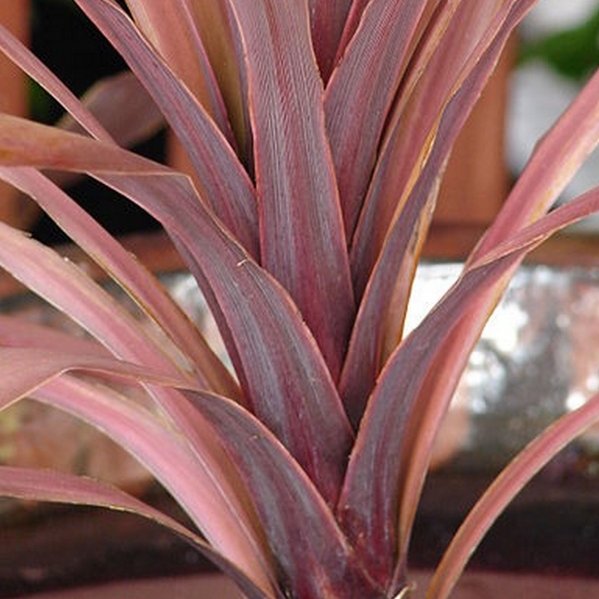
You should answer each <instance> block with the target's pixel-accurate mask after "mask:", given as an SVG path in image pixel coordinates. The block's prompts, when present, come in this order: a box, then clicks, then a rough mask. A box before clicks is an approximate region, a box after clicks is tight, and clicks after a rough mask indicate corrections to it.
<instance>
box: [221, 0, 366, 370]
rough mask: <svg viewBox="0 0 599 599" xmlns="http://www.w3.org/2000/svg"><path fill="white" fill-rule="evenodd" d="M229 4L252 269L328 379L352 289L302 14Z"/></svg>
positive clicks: (343, 337) (268, 4)
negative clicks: (246, 132) (250, 173)
mask: <svg viewBox="0 0 599 599" xmlns="http://www.w3.org/2000/svg"><path fill="white" fill-rule="evenodd" d="M231 6H232V9H233V12H234V14H235V17H236V19H237V21H238V23H239V29H240V35H241V39H242V43H243V44H244V48H245V57H246V61H247V77H248V97H249V108H250V118H251V120H252V130H253V134H254V163H255V164H254V166H255V171H256V188H257V194H258V209H259V217H260V243H261V264H262V265H263V266H264V268H266V270H268V271H269V272H270V273H271V274H272V275H273V276H274V277H275V278H276V279H277V280H278V281H279V282H280V283H281V284H282V285H283V286H284V287H285V288H286V289H287V290H288V291H289V293H290V294H291V296H292V297H293V299H294V301H295V302H296V304H297V305H298V307H299V309H300V311H301V313H302V314H303V316H304V318H305V319H306V322H307V323H308V326H309V328H310V329H311V331H312V333H313V334H314V336H315V338H316V340H317V342H318V344H319V346H320V348H321V350H322V352H323V354H324V356H325V359H326V361H327V363H328V364H329V367H330V369H331V372H332V374H333V378H336V377H337V375H338V373H339V370H340V367H341V361H342V356H343V354H344V353H345V348H346V345H347V341H348V338H349V330H350V326H351V322H352V318H353V311H354V304H353V291H352V287H351V280H350V274H349V261H348V256H347V249H346V242H345V237H344V234H343V227H342V217H341V210H340V206H339V198H338V193H337V186H336V181H335V175H334V172H333V166H332V162H331V155H330V149H329V145H328V141H327V138H326V132H325V123H324V111H323V106H322V94H323V89H322V83H321V81H320V79H319V75H318V71H317V67H316V64H315V61H314V56H313V54H312V53H311V41H310V38H309V35H310V32H309V21H308V13H307V6H306V3H305V2H303V1H301V0H299V1H298V0H292V1H291V2H286V3H284V4H281V3H277V2H275V1H274V0H261V1H260V2H257V3H254V4H253V5H250V4H248V3H247V2H244V1H240V0H234V1H233V2H232V3H231Z"/></svg>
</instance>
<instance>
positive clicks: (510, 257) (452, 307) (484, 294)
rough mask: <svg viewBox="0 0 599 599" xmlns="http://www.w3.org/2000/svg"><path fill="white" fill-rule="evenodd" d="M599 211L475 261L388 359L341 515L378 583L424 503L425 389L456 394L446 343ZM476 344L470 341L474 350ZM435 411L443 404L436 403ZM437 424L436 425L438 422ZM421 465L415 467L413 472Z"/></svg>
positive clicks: (526, 233)
mask: <svg viewBox="0 0 599 599" xmlns="http://www.w3.org/2000/svg"><path fill="white" fill-rule="evenodd" d="M597 209H599V190H595V191H593V192H590V193H589V194H587V195H585V196H583V197H581V198H580V199H579V200H578V201H577V202H575V203H573V204H568V205H566V206H564V207H563V208H560V209H558V210H556V211H554V212H552V213H550V214H549V215H547V216H546V217H544V218H543V219H541V220H539V221H538V222H536V223H535V224H534V225H531V226H530V227H528V228H526V229H525V230H523V231H522V232H520V233H518V234H516V235H514V236H513V237H512V238H511V239H510V240H509V241H506V243H505V244H504V245H503V246H501V247H497V248H496V249H495V250H494V252H493V254H487V255H486V256H484V257H483V258H482V259H481V260H479V261H478V262H475V263H473V264H472V265H471V266H470V267H469V268H468V270H466V271H465V272H464V274H463V275H462V276H461V277H460V279H459V280H458V282H457V283H456V284H455V285H454V286H453V287H452V289H451V290H450V291H449V292H448V293H447V294H446V296H445V297H444V298H443V300H442V301H441V302H439V304H437V306H436V307H435V308H434V309H433V310H432V311H431V312H430V313H429V314H428V315H427V316H426V317H425V319H424V320H423V321H422V323H421V324H420V325H419V326H418V327H417V328H416V329H414V331H413V332H412V333H411V334H410V335H409V336H408V337H407V338H406V339H405V340H404V341H403V343H402V344H401V345H400V346H399V348H398V349H397V350H396V351H395V353H394V354H392V356H391V358H390V359H389V362H388V363H387V365H386V367H385V368H384V370H383V371H382V373H381V376H380V379H379V382H378V384H377V386H376V387H375V389H374V391H373V394H372V396H371V398H370V399H369V402H368V406H367V409H366V412H365V414H364V418H363V420H362V423H361V426H360V430H359V433H358V438H357V441H356V444H355V446H354V449H353V451H352V456H351V459H350V465H349V468H348V473H347V477H346V484H345V486H344V489H343V492H342V495H341V499H340V503H339V510H338V511H339V516H338V517H339V518H340V520H341V522H342V524H343V526H344V529H346V530H347V532H348V534H349V535H350V539H351V540H353V541H355V543H356V549H357V551H358V552H359V555H363V558H364V559H365V560H366V561H367V563H368V564H369V566H370V568H371V569H370V570H369V571H370V572H371V575H373V576H375V577H376V579H377V580H385V581H386V582H389V579H388V577H389V576H390V575H391V572H392V564H391V563H386V564H385V563H383V562H382V560H381V556H382V555H388V556H393V555H395V553H396V550H399V558H400V564H399V568H400V569H401V568H403V567H404V566H405V562H404V561H403V560H405V557H406V556H405V551H406V549H407V543H408V540H409V534H410V531H411V525H412V522H413V517H414V511H415V508H416V505H417V495H416V493H419V491H420V489H421V483H422V480H421V479H422V477H423V476H424V474H425V472H426V466H427V464H428V460H427V457H428V455H430V447H429V445H428V444H429V443H430V442H432V438H434V436H435V431H436V427H435V426H433V425H432V424H431V421H430V418H429V417H428V416H427V411H428V410H429V409H430V408H431V404H432V399H431V396H430V395H429V394H428V393H425V391H426V387H425V384H426V383H427V381H428V379H427V377H432V378H433V379H434V380H435V381H436V382H437V384H438V385H440V386H441V387H443V388H448V390H449V394H450V396H451V391H452V383H454V381H448V380H447V379H446V378H442V379H440V380H439V378H438V377H439V376H443V374H445V373H444V371H443V370H441V373H439V372H438V368H437V367H438V365H439V363H440V364H441V365H442V364H443V361H444V360H445V358H446V357H447V356H446V353H445V352H444V351H443V350H444V349H445V348H444V344H445V342H446V341H447V339H448V338H449V337H450V335H451V334H452V333H453V332H454V331H455V330H459V326H460V324H461V323H462V321H463V319H464V318H467V319H470V318H471V317H472V310H473V309H474V310H475V311H476V313H478V311H479V310H481V302H482V306H483V307H484V306H487V314H488V313H489V312H490V310H491V309H492V307H493V305H494V303H493V300H494V299H495V297H496V295H497V293H498V292H499V291H501V290H502V289H503V286H504V284H505V277H506V275H509V274H510V273H511V272H512V271H513V269H514V268H515V267H516V266H517V265H518V264H519V262H520V261H521V260H522V258H523V257H524V256H525V255H526V253H527V252H529V251H530V250H531V249H533V248H534V247H537V246H538V245H539V244H540V243H542V242H543V241H544V240H545V239H546V238H547V237H548V236H549V235H551V234H553V233H554V232H555V231H556V230H559V229H561V228H563V227H564V226H565V225H567V224H569V223H571V222H575V221H576V220H578V219H580V218H583V217H584V216H586V215H588V214H590V213H592V212H594V211H596V210H597ZM498 290H499V291H498ZM474 341H475V339H470V340H469V345H468V350H470V349H471V348H472V346H473V344H474ZM450 363H451V364H453V361H452V360H450ZM455 383H457V381H455ZM433 397H434V396H433ZM444 399H445V398H444ZM447 401H448V399H447ZM446 405H447V404H446V403H444V404H442V406H445V407H446ZM432 406H433V408H437V409H440V408H441V407H442V406H440V405H438V404H437V403H434V404H432ZM432 422H434V423H435V424H436V421H435V420H433V421H432ZM412 437H414V438H416V439H417V441H418V442H419V443H422V444H423V445H424V450H425V452H424V455H422V454H421V453H420V451H421V450H422V447H418V448H416V449H415V448H414V447H413V446H412V445H411V444H410V441H412V440H413V438H412ZM427 452H428V453H427ZM414 463H415V466H414V470H413V471H410V465H411V464H414ZM374 471H376V472H377V473H378V474H377V476H376V477H375V478H374V479H372V482H373V484H372V485H370V486H368V488H366V487H365V486H364V485H363V483H362V481H363V480H365V479H368V480H371V477H370V476H369V474H368V473H371V472H374ZM410 476H413V477H414V480H413V481H411V486H409V487H407V485H408V483H406V482H405V481H406V478H409V477H410ZM399 509H401V511H400V512H398V510H399ZM398 518H399V531H397V528H396V523H397V521H398Z"/></svg>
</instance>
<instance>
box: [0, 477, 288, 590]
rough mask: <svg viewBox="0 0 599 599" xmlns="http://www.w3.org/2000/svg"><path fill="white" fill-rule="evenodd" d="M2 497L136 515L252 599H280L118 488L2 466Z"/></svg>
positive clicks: (92, 481)
mask: <svg viewBox="0 0 599 599" xmlns="http://www.w3.org/2000/svg"><path fill="white" fill-rule="evenodd" d="M0 495H5V496H10V497H16V498H20V499H27V500H37V501H54V502H59V503H70V504H75V505H87V506H94V507H102V508H108V509H112V510H117V511H120V512H129V513H132V514H136V515H138V516H141V517H143V518H146V519H148V520H151V521H153V522H156V523H157V524H159V525H160V526H164V527H166V528H167V529H169V530H171V531H172V532H174V533H175V534H177V535H178V536H180V537H181V538H183V539H184V540H185V541H187V542H188V543H190V545H191V546H192V547H194V548H195V549H197V550H198V551H200V552H201V553H203V554H204V555H206V557H208V558H209V559H211V560H212V561H213V562H214V563H216V564H217V565H218V566H219V567H220V568H221V569H222V570H223V571H224V572H226V573H227V574H228V575H229V576H230V577H231V578H232V579H233V580H235V581H236V582H237V584H238V585H239V587H240V588H241V589H242V590H243V592H244V593H245V594H246V595H247V597H248V599H273V598H274V597H275V596H276V595H274V594H272V593H270V592H266V591H264V590H262V589H260V588H259V587H258V586H257V585H256V584H255V583H254V582H252V580H251V579H250V578H248V576H247V575H246V574H244V573H243V572H242V571H241V570H240V569H239V567H238V566H236V565H234V564H233V563H231V562H230V561H228V560H227V559H226V558H224V557H223V556H222V555H221V554H220V553H218V552H217V551H215V550H214V548H212V547H211V546H210V545H209V544H208V543H206V542H205V541H204V540H203V539H202V538H201V537H200V536H199V535H197V534H195V533H194V532H192V531H191V530H189V529H188V528H186V527H184V526H182V525H181V524H179V523H178V522H177V521H176V520H173V519H172V518H170V517H169V516H167V515H166V514H164V513H162V512H160V511H158V510H156V509H154V508H153V507H151V506H149V505H148V504H146V503H144V502H142V501H139V500H138V499H136V498H134V497H132V496H131V495H128V494H127V493H124V492H123V491H121V490H120V489H118V488H116V487H113V486H109V485H107V484H105V483H101V482H99V481H95V480H92V479H89V478H83V477H79V476H73V475H70V474H65V473H61V472H53V471H49V470H33V469H26V468H12V467H9V466H0Z"/></svg>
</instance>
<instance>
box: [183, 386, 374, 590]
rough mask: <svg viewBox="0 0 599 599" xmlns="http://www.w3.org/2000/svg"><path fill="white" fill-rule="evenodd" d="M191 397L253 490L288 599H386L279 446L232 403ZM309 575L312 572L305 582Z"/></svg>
mask: <svg viewBox="0 0 599 599" xmlns="http://www.w3.org/2000/svg"><path fill="white" fill-rule="evenodd" d="M188 396H189V397H190V398H191V400H192V401H193V402H194V404H195V405H196V406H197V407H198V409H199V410H200V411H201V412H202V414H204V415H205V416H206V418H208V420H209V421H210V422H211V423H212V424H213V425H214V426H215V427H216V428H217V430H219V431H220V434H221V436H222V438H223V439H226V445H227V447H228V449H229V450H230V452H231V454H232V456H233V458H234V461H235V463H236V464H238V465H239V467H240V470H241V474H242V476H243V477H244V479H245V480H246V482H247V485H248V487H249V488H250V489H251V492H252V497H253V499H254V502H255V504H256V507H257V510H258V512H259V513H260V516H261V518H262V522H263V523H264V527H265V530H266V533H267V538H268V542H269V543H270V545H271V547H272V550H273V553H274V555H276V557H277V561H278V563H279V565H280V566H281V567H282V572H284V581H285V584H286V586H287V591H288V593H289V596H293V597H303V598H305V599H320V598H321V597H329V596H330V597H343V596H345V594H346V592H347V589H351V592H352V593H353V594H354V595H355V596H359V597H360V598H362V599H368V598H372V599H375V598H377V597H381V596H382V594H381V593H382V589H376V586H375V585H374V584H373V583H372V581H370V580H368V578H367V577H366V576H365V574H364V573H363V572H362V570H361V567H360V564H359V562H358V560H357V559H356V556H355V554H354V553H353V550H352V548H351V547H350V546H349V545H348V544H347V541H346V539H345V537H344V536H343V534H342V532H341V531H340V529H339V527H338V525H337V523H336V521H335V519H334V517H333V513H332V511H331V510H330V509H329V507H328V506H327V505H326V504H325V502H324V501H323V498H322V496H321V495H320V494H319V493H318V491H317V490H316V488H315V487H314V485H313V484H312V483H311V481H310V480H309V479H308V478H307V477H306V475H305V473H304V472H303V471H302V470H301V469H300V468H299V467H298V465H297V464H296V463H295V462H294V460H293V459H292V458H291V456H290V455H289V454H288V453H287V452H286V450H285V449H284V447H283V446H282V445H281V444H280V443H279V441H278V440H277V439H276V438H275V437H274V436H273V435H272V434H271V433H270V432H269V431H268V430H267V429H266V428H265V427H264V426H263V425H262V423H261V422H260V421H258V420H256V419H254V418H252V417H251V416H250V415H249V414H247V413H245V412H243V411H242V410H241V409H240V408H239V407H238V406H236V405H235V404H234V403H233V402H229V401H227V400H225V399H223V398H218V397H215V396H210V395H208V394H203V393H189V394H188ZM306 572H310V575H309V576H306Z"/></svg>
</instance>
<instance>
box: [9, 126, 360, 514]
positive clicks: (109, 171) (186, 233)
mask: <svg viewBox="0 0 599 599" xmlns="http://www.w3.org/2000/svg"><path fill="white" fill-rule="evenodd" d="M36 139H37V140H38V142H36ZM40 139H42V140H44V139H47V140H48V141H49V143H51V144H52V145H53V146H54V153H52V152H49V151H48V149H47V146H46V145H43V144H40V143H39V140H40ZM38 160H39V161H40V163H41V164H36V163H37V162H38ZM53 160H54V162H55V164H56V165H60V166H61V167H62V168H73V169H75V170H82V171H86V172H91V173H92V174H94V176H96V177H97V178H99V179H100V180H102V181H104V182H106V183H107V184H109V185H111V186H113V187H114V188H115V189H117V190H118V191H120V192H121V193H123V194H124V195H126V196H127V197H129V198H130V199H131V200H132V201H134V202H136V203H138V204H139V205H140V206H141V207H142V208H144V209H145V210H147V211H148V212H149V213H150V214H152V215H153V216H154V217H155V218H156V219H157V220H159V221H160V222H161V223H162V224H163V225H164V227H165V228H166V230H167V231H168V232H169V234H170V235H171V237H173V239H174V240H175V241H176V242H177V243H178V245H179V246H182V247H183V248H184V250H185V252H187V254H186V256H187V257H188V258H189V260H190V263H189V266H190V268H191V269H192V271H193V272H194V274H196V276H197V278H198V279H199V281H200V283H201V284H202V283H203V285H201V286H202V290H203V291H204V292H205V294H206V297H207V298H208V299H210V298H212V300H213V301H212V305H211V308H212V310H213V312H214V314H215V315H216V316H218V315H219V314H220V315H221V316H222V318H221V319H220V320H221V322H220V325H221V329H222V332H223V336H224V338H225V340H228V347H227V349H228V350H229V354H230V355H231V357H232V359H233V360H234V363H235V367H236V371H237V374H238V376H239V379H240V381H241V383H242V386H243V390H244V392H245V394H246V395H247V398H246V399H247V400H248V401H249V402H250V404H251V407H252V409H253V410H254V411H255V413H256V414H257V415H258V416H259V417H260V419H261V420H263V421H264V422H265V423H266V424H267V426H268V427H269V428H271V430H273V431H274V432H275V434H276V435H277V436H278V437H279V438H280V439H282V440H283V442H284V444H285V445H286V446H287V447H288V449H289V450H290V451H291V453H292V454H293V455H294V457H295V458H296V459H297V460H298V461H299V462H300V464H301V465H302V466H303V467H304V468H305V469H306V471H307V472H308V474H309V476H310V477H311V478H312V480H314V481H315V483H316V484H317V486H318V488H319V490H320V491H321V492H322V493H323V495H324V496H325V497H326V498H327V500H328V501H330V502H331V503H334V502H335V500H336V497H337V495H338V492H339V488H340V485H341V481H342V478H343V473H344V471H345V460H346V457H347V453H348V451H349V448H350V447H351V444H352V442H353V433H352V430H351V427H350V425H349V423H348V421H347V417H346V415H345V411H344V409H343V405H342V403H341V400H340V398H339V395H338V393H337V390H336V388H335V385H334V383H333V380H332V378H331V376H330V373H329V372H328V369H327V366H326V364H325V362H324V360H323V359H322V355H321V354H320V352H319V350H318V347H317V345H316V343H315V341H314V339H313V337H312V335H311V333H310V331H309V329H308V328H307V327H306V325H305V324H304V322H303V321H302V318H301V316H300V314H299V313H298V311H297V308H296V306H295V305H294V304H293V302H292V301H291V299H290V298H289V296H288V294H287V293H286V292H285V291H284V289H283V288H282V287H281V286H280V285H279V284H278V283H277V282H276V281H275V280H274V279H273V278H272V277H271V276H270V275H269V274H268V273H267V272H266V271H264V270H263V269H261V268H260V267H259V266H258V265H257V264H256V263H255V262H254V261H253V260H252V259H251V257H250V256H249V255H248V254H247V253H246V252H245V251H244V249H243V248H242V247H241V246H239V245H238V244H237V243H236V241H235V240H234V239H233V238H231V237H230V235H229V234H228V233H227V231H226V230H225V229H224V228H223V227H222V226H221V225H220V223H219V222H218V220H217V219H215V218H214V216H213V215H212V214H211V213H210V212H209V210H208V209H207V207H205V206H204V205H203V204H202V203H201V202H198V201H197V196H196V195H195V192H194V190H193V188H192V187H191V185H190V184H189V180H188V179H187V178H186V177H184V176H182V175H177V174H173V172H172V171H170V169H167V168H166V167H160V165H154V164H153V163H151V162H149V161H147V160H144V159H142V158H139V157H137V156H135V155H133V154H130V153H129V152H126V151H125V150H122V149H120V148H118V147H117V146H113V145H109V144H104V143H102V142H99V141H96V140H92V139H89V138H85V137H82V136H77V135H74V134H70V133H66V132H64V131H59V130H52V129H50V128H47V127H43V126H41V125H36V124H33V123H27V121H22V120H19V119H13V118H11V117H6V116H0V164H1V163H2V162H4V161H8V162H9V163H10V164H13V165H14V164H18V163H19V162H23V163H26V164H33V165H36V166H41V165H42V164H43V165H45V166H47V165H48V163H52V161H53ZM117 173H118V174H117ZM166 200H168V201H166ZM1 230H2V231H5V232H4V233H3V235H2V237H3V238H6V239H7V240H9V241H10V247H11V248H12V250H11V249H9V242H8V241H6V243H3V244H0V256H2V259H3V260H4V262H5V264H6V265H7V266H8V267H9V268H10V269H11V270H12V271H13V274H15V275H19V274H21V275H22V274H24V269H25V268H26V267H27V269H32V270H30V271H28V272H29V274H28V277H29V278H28V283H29V284H30V285H31V286H32V288H34V289H36V288H37V287H39V285H44V286H45V291H44V293H46V294H52V297H53V300H52V301H53V302H54V303H57V302H59V303H61V305H63V306H65V307H67V305H66V304H65V303H64V302H67V301H68V302H71V301H73V300H76V303H75V304H73V305H71V304H70V303H69V304H68V310H69V311H70V312H71V313H75V311H81V312H80V315H79V317H78V318H79V320H80V322H81V323H82V324H84V326H86V327H87V328H90V327H93V328H94V329H95V330H94V334H95V335H96V336H100V335H101V336H102V337H103V339H104V342H105V343H107V344H109V345H111V346H113V347H114V348H118V351H120V352H127V354H126V355H127V356H131V354H130V352H131V351H135V352H141V353H136V357H135V358H133V357H130V359H131V360H133V361H141V362H143V363H148V364H150V365H151V364H156V362H155V360H156V359H157V358H158V354H156V352H155V349H156V347H155V345H154V343H153V342H148V343H145V342H140V341H139V338H140V337H139V331H135V329H136V328H138V327H133V328H132V327H131V326H129V325H126V324H125V322H126V321H125V320H124V319H123V318H124V317H123V318H121V319H120V320H121V321H120V323H119V326H116V325H115V322H114V318H115V315H119V314H120V310H119V307H118V306H117V305H114V306H113V304H112V303H105V302H106V301H107V300H105V299H101V296H102V294H101V292H100V290H95V291H91V290H85V291H84V289H87V288H88V287H89V285H90V283H89V281H83V280H82V279H81V276H80V275H78V274H77V272H76V269H74V267H73V266H72V265H65V264H62V261H60V260H58V259H57V258H56V256H53V255H52V256H51V255H49V257H44V258H42V259H40V256H39V254H43V255H44V256H45V254H44V252H45V251H48V250H43V248H41V247H40V248H36V249H35V250H34V249H33V243H34V242H32V241H31V240H28V239H25V238H24V237H22V236H20V235H17V234H15V233H14V232H12V233H11V232H10V229H8V228H6V229H1ZM17 248H18V249H17ZM31 252H35V254H33V253H31ZM185 252H184V253H185ZM19 253H21V254H22V255H19ZM50 254H51V253H50ZM17 256H18V260H16V258H17ZM27 256H29V257H30V258H31V260H30V261H29V264H27V266H26V264H25V263H26V262H27V261H26V260H25V257H27ZM13 261H14V264H13V263H12V262H13ZM45 261H48V263H47V264H45V263H44V262H45ZM49 265H51V266H52V276H53V277H57V280H60V287H59V286H58V285H57V284H54V283H52V284H51V282H52V280H51V278H50V274H49V271H48V268H49ZM71 273H72V274H71ZM81 286H82V287H81ZM63 287H64V289H63ZM59 290H60V293H58V291H59ZM66 290H69V294H68V299H67V295H65V292H66ZM88 296H89V297H88ZM84 297H85V301H82V300H83V298H84ZM91 300H96V301H98V302H99V303H98V304H96V303H94V302H93V301H91ZM103 303H104V305H102V304H103ZM130 335H133V336H132V337H131V340H130V341H128V342H124V340H125V339H126V338H127V337H128V336H130ZM133 339H137V341H133ZM281 347H284V349H285V351H281ZM290 348H293V349H294V351H293V352H292V351H288V350H289V349H290ZM161 351H162V348H161ZM161 363H162V362H161Z"/></svg>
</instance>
